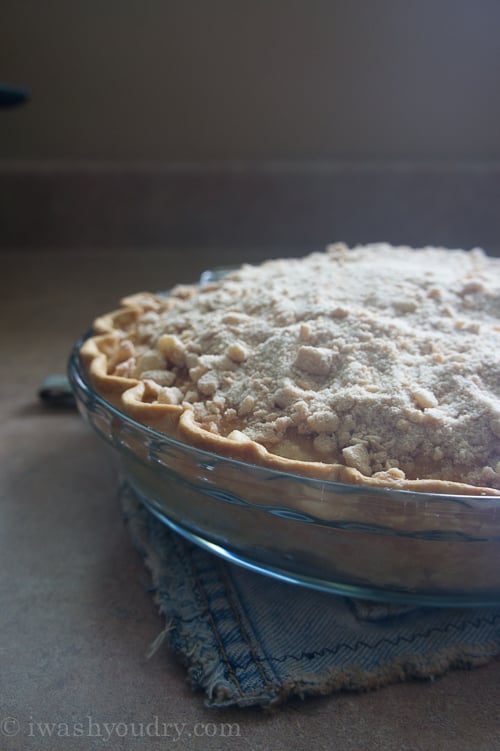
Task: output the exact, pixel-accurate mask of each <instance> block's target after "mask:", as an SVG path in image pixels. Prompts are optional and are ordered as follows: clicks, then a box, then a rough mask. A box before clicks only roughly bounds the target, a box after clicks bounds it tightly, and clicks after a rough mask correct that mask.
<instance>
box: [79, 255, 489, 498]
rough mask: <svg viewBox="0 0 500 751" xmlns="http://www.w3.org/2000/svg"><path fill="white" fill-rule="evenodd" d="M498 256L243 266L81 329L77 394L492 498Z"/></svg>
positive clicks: (309, 465)
mask: <svg viewBox="0 0 500 751" xmlns="http://www.w3.org/2000/svg"><path fill="white" fill-rule="evenodd" d="M499 318H500V259H495V258H491V257H488V256H487V255H485V254H484V253H483V252H482V251H481V250H479V249H474V250H471V251H464V250H448V249H444V248H431V247H429V248H422V249H412V248H408V247H393V246H390V245H387V244H383V243H378V244H372V245H367V246H357V247H355V248H351V249H349V248H347V247H346V246H345V245H343V244H336V245H333V246H329V247H328V248H327V249H326V250H325V252H321V253H312V254H310V255H308V256H305V257H304V258H300V259H296V258H290V259H278V260H270V261H267V262H265V263H264V264H261V265H260V266H250V265H245V266H242V267H241V268H240V269H238V270H236V271H233V272H230V273H228V274H227V275H226V276H224V277H223V278H222V279H220V280H218V281H214V282H209V283H207V284H193V285H179V286H177V287H175V288H173V289H172V290H171V291H170V292H169V294H168V295H161V294H152V293H147V292H144V293H139V294H136V295H132V296H130V297H127V298H125V299H123V300H122V301H121V305H120V307H119V309H117V310H115V311H113V312H111V313H108V314H106V315H104V316H101V317H99V318H97V319H96V321H95V322H94V330H93V335H92V336H91V337H90V338H88V339H87V340H86V341H85V342H84V344H83V345H82V347H81V351H80V354H81V358H82V361H83V363H84V366H85V368H86V371H87V374H88V376H89V379H90V381H91V384H92V386H93V388H94V389H95V390H96V391H97V392H98V393H99V394H100V395H101V396H102V397H103V398H105V399H106V400H107V401H109V402H111V403H112V404H113V405H115V406H116V407H117V408H119V409H120V410H121V411H123V412H124V413H126V414H127V415H128V416H130V417H132V418H133V419H135V420H137V421H138V422H140V423H142V424H145V425H149V426H151V427H153V428H155V429H156V430H157V431H160V432H162V433H165V434H167V435H169V436H172V437H174V438H176V439H178V440H181V441H183V442H185V443H186V444H188V445H191V446H195V447H198V448H202V449H205V450H208V451H211V452H213V453H215V454H217V455H220V456H224V457H230V458H234V459H238V460H240V461H243V462H245V463H248V464H257V465H261V466H265V467H268V468H271V469H276V470H280V471H284V472H289V473H292V474H298V475H303V476H307V477H312V478H318V479H326V480H332V481H338V482H343V483H354V484H361V485H365V486H368V487H383V488H394V489H398V490H412V491H417V492H432V493H446V494H448V493H449V494H459V495H462V494H465V495H483V496H484V495H486V496H494V495H500V356H499V352H500V325H499Z"/></svg>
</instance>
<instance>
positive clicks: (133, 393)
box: [80, 292, 500, 496]
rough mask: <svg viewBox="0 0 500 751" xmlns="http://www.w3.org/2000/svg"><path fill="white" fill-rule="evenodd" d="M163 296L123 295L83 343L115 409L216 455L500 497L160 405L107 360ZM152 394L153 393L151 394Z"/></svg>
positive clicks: (318, 474) (89, 369) (92, 375)
mask: <svg viewBox="0 0 500 751" xmlns="http://www.w3.org/2000/svg"><path fill="white" fill-rule="evenodd" d="M159 299H161V300H162V304H163V305H164V304H165V299H168V298H159V297H158V296H156V295H152V294H151V293H147V292H144V293H138V294H136V295H132V296H129V297H126V298H124V299H123V300H121V302H120V306H121V307H120V308H118V309H117V310H114V311H112V312H110V313H108V314H105V315H103V316H100V317H99V318H97V319H96V320H95V321H94V325H93V334H92V335H91V336H90V337H89V338H88V339H86V340H85V341H84V343H83V345H82V346H81V348H80V358H81V361H82V363H83V366H84V369H85V372H86V374H87V376H88V378H89V380H90V383H91V385H92V387H93V389H94V390H95V391H96V392H97V393H98V394H99V395H100V396H101V397H102V398H104V399H105V400H106V401H108V402H109V403H111V404H112V405H113V406H114V407H115V408H117V409H119V410H120V411H121V412H123V413H125V415H127V416H128V417H130V418H132V419H133V420H135V421H137V422H139V423H141V424H143V425H147V426H149V427H151V428H153V429H155V430H157V431H158V432H160V433H164V434H166V435H167V436H170V437H172V438H175V439H176V440H179V441H181V442H184V443H186V444H187V445H189V446H193V447H196V448H199V449H203V450H205V451H210V452H212V453H213V454H216V455H218V456H222V457H226V458H230V459H236V460H239V461H242V462H245V463H247V464H250V465H258V466H261V467H267V468H269V469H272V470H278V471H281V472H287V473H290V474H295V475H300V476H303V477H308V478H313V479H318V480H327V481H333V482H341V483H350V484H355V485H363V486H366V487H371V488H386V489H391V490H408V491H413V492H422V493H438V494H450V495H468V496H500V490H495V489H494V488H491V487H478V486H475V485H469V484H466V483H462V482H454V481H451V480H450V481H448V480H435V479H414V480H411V479H406V478H405V477H401V472H399V471H398V470H391V469H389V470H387V471H385V472H378V473H377V474H376V475H375V476H373V477H369V476H366V475H363V474H362V473H361V472H360V471H359V470H357V469H354V468H352V467H347V466H345V465H342V464H327V463H323V462H313V461H300V460H296V459H288V458H285V457H282V456H279V455H277V454H273V453H271V452H270V451H268V450H267V449H266V448H265V447H264V446H263V445H261V444H259V443H257V442H255V441H252V440H250V439H243V436H242V440H236V439H232V438H227V437H224V436H221V435H217V434H215V433H212V432H210V431H208V430H205V429H204V428H202V427H201V426H200V425H198V424H197V423H196V421H195V418H194V412H193V409H192V408H191V407H190V405H189V404H186V403H183V404H182V405H172V404H160V403H158V402H152V401H151V400H150V397H151V394H148V387H147V383H146V382H144V381H141V380H138V379H134V378H126V377H122V376H116V375H110V374H108V370H109V361H110V359H111V356H112V354H113V352H114V351H115V350H116V347H117V346H118V344H119V343H120V341H122V340H123V338H124V336H126V334H127V330H128V328H129V327H130V325H131V324H134V323H135V322H136V321H138V320H139V319H140V317H141V316H142V314H143V312H144V309H145V306H146V308H147V307H148V304H149V303H151V302H154V301H158V300H159ZM148 397H149V398H148Z"/></svg>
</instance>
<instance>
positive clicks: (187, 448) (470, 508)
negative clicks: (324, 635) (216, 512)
mask: <svg viewBox="0 0 500 751" xmlns="http://www.w3.org/2000/svg"><path fill="white" fill-rule="evenodd" d="M92 334H93V332H92V331H91V330H88V331H87V332H86V333H85V334H83V336H81V337H80V339H79V340H78V341H77V342H76V343H75V344H74V346H73V348H72V350H71V354H70V358H69V362H68V376H69V381H70V384H71V387H72V390H73V393H74V395H75V398H76V402H77V405H78V408H79V410H80V411H82V405H81V403H80V402H81V397H80V396H79V395H78V394H77V391H78V389H80V390H83V393H84V394H85V397H86V399H88V400H90V401H91V402H92V403H93V404H94V405H99V407H100V408H101V409H104V410H105V411H106V412H107V413H108V414H109V415H111V416H112V417H114V418H118V419H119V420H120V421H121V423H122V424H125V425H126V426H127V427H130V428H132V430H133V431H138V432H139V434H140V435H141V436H143V437H144V446H145V448H147V447H148V446H150V444H149V443H148V441H149V442H157V443H158V442H160V443H161V444H162V445H165V446H170V447H172V448H177V449H179V450H180V451H183V452H188V453H189V454H191V456H192V457H193V458H194V457H202V458H204V459H206V461H207V463H210V464H212V465H215V464H217V465H218V466H222V467H223V468H224V467H226V466H229V467H230V468H232V469H236V470H245V472H247V473H251V474H256V475H259V474H262V476H264V475H265V477H266V478H274V479H276V480H289V481H290V482H292V483H300V484H303V485H305V486H307V487H309V488H314V489H320V488H322V489H324V490H325V491H328V490H330V491H331V492H332V494H335V495H337V496H341V495H342V494H343V495H345V496H347V497H349V495H354V494H362V495H366V496H367V497H369V498H370V499H371V500H372V501H374V500H376V499H380V502H381V503H382V504H383V503H384V502H387V501H388V500H389V501H391V502H395V503H396V504H399V502H401V509H404V508H405V507H406V504H407V502H408V501H410V502H412V501H413V502H414V503H415V504H416V506H417V507H418V509H419V511H420V510H421V512H422V513H424V512H425V513H427V514H429V515H430V516H432V515H434V516H440V517H441V518H442V519H443V520H446V519H447V517H448V515H449V517H450V519H452V518H458V519H459V518H460V517H461V516H462V515H464V516H465V515H467V514H471V515H473V514H477V515H481V509H482V508H484V509H485V511H488V512H489V513H490V514H493V516H494V517H496V516H497V513H498V515H499V520H498V529H497V532H498V536H497V535H495V536H494V537H486V538H484V537H479V538H474V537H469V536H467V535H465V533H464V536H463V540H462V541H463V542H465V543H467V542H478V543H479V544H480V543H481V542H485V543H493V544H494V545H495V546H497V545H498V546H500V496H497V495H461V494H457V495H454V494H447V493H433V492H425V491H414V490H409V489H398V488H390V487H373V486H366V485H358V484H354V483H341V482H336V481H331V480H325V479H319V478H312V477H308V476H305V475H300V474H294V473H291V472H285V471H282V470H278V469H273V468H270V467H264V466H260V465H258V464H251V463H249V462H244V461H241V460H239V459H233V458H230V457H226V456H222V455H220V454H216V453H214V452H211V451H208V450H206V449H202V448H198V447H196V446H192V445H190V444H188V443H186V442H183V441H180V440H178V439H177V438H174V437H171V436H169V435H168V434H166V433H163V432H160V431H158V430H155V428H153V427H151V426H149V425H145V424H143V423H141V422H139V421H137V420H135V419H134V418H133V417H131V416H130V415H128V414H126V413H125V412H124V411H122V410H120V409H119V408H118V407H116V406H115V405H113V404H112V403H111V402H109V401H107V400H106V398H105V397H103V396H101V395H100V394H99V393H98V392H97V391H96V390H95V389H93V387H92V385H91V383H90V382H89V379H88V376H87V374H86V373H85V367H84V365H83V363H82V361H81V358H80V352H79V350H80V347H81V345H82V343H83V342H84V341H85V340H86V339H87V338H88V337H90V336H92ZM84 406H85V410H88V409H89V406H88V404H87V403H85V404H84ZM84 417H85V418H86V419H88V418H87V415H86V414H84ZM93 427H94V429H96V430H97V428H96V426H95V425H93ZM97 432H98V433H99V435H100V437H102V438H103V439H104V440H106V442H107V443H108V445H111V446H112V447H113V448H114V449H115V450H117V451H118V452H119V453H120V454H121V455H123V445H121V444H119V443H118V442H116V441H115V438H114V437H110V436H107V435H104V434H103V433H102V432H101V431H100V430H97ZM146 439H147V440H146ZM121 458H123V456H121ZM197 466H201V464H198V465H197ZM147 468H148V470H149V471H151V472H153V473H154V472H157V471H158V469H159V468H158V467H156V466H155V465H154V464H153V462H152V461H149V463H148V464H147ZM129 484H130V485H131V487H132V490H134V491H135V493H136V495H138V496H139V498H140V500H141V501H142V503H143V504H144V505H145V506H146V508H147V509H148V510H149V511H150V512H151V513H152V514H153V515H154V516H156V517H157V518H159V519H160V520H161V521H162V522H163V523H164V524H166V525H167V526H168V527H169V528H170V529H171V530H173V531H174V532H176V533H178V534H180V535H181V536H183V537H184V538H185V539H187V540H188V541H190V542H191V543H194V544H195V545H198V546H199V547H202V548H204V549H205V550H207V551H209V552H211V553H213V554H215V555H218V556H219V557H221V558H222V559H224V560H226V561H228V562H231V563H236V564H237V565H240V566H243V567H245V568H247V569H250V570H252V571H256V572H259V573H261V574H265V575H268V576H271V577H273V578H276V579H279V580H281V581H286V582H289V583H292V584H298V585H301V586H305V587H307V588H310V589H315V590H320V591H323V592H328V593H332V594H336V595H342V596H347V597H358V598H363V599H367V600H375V601H385V602H389V603H391V602H392V603H402V604H408V603H410V604H414V605H415V606H422V605H423V606H452V607H453V606H455V607H456V606H474V607H477V606H485V605H488V606H489V605H493V604H500V582H499V585H498V593H495V595H494V599H493V600H492V599H491V597H490V596H489V595H486V596H484V595H481V594H480V593H479V594H476V593H472V594H471V595H467V594H451V595H450V596H448V595H447V594H446V593H445V592H440V593H438V594H435V593H430V594H426V593H419V592H415V593H413V592H408V591H404V590H401V591H399V590H393V589H390V588H389V589H384V588H378V587H376V586H371V585H368V586H366V587H363V586H359V585H357V584H351V583H349V582H344V583H343V582H340V583H339V582H336V581H333V580H332V578H331V577H325V578H324V579H322V578H321V577H319V576H317V575H313V576H311V575H310V574H308V573H307V572H304V573H300V572H299V573H298V572H297V571H289V570H288V569H287V567H286V565H285V566H284V567H281V566H273V565H269V564H268V563H266V562H264V563H263V562H262V561H261V560H260V559H259V558H257V559H255V558H252V557H251V556H249V555H247V554H243V555H241V554H240V553H239V552H238V551H236V550H235V549H234V548H232V547H231V540H229V544H225V545H221V544H220V542H218V541H217V540H216V539H211V538H210V535H204V534H199V533H198V532H197V531H196V530H194V529H192V528H190V526H189V524H186V526H183V525H181V524H179V523H178V521H176V520H175V518H170V517H169V515H168V511H167V510H166V509H164V508H163V507H162V509H158V508H157V507H155V506H154V504H152V503H151V502H150V500H149V499H148V498H147V497H145V496H144V494H143V493H141V492H140V490H139V489H138V488H136V487H134V483H133V482H130V483H129ZM435 502H439V504H440V509H439V512H438V513H437V514H436V513H435V512H433V509H432V505H433V504H434V503H435ZM220 503H221V509H222V511H224V509H226V508H227V506H228V501H227V500H226V499H224V500H221V501H220ZM246 503H247V504H248V507H249V508H250V510H251V511H254V512H257V511H259V512H262V513H263V514H264V515H265V514H271V515H275V516H281V517H283V523H285V520H287V519H288V520H290V519H292V520H293V521H296V522H297V523H298V524H299V525H300V524H303V523H304V524H307V523H311V524H312V525H319V527H321V529H322V530H323V531H324V530H326V529H327V528H328V526H330V525H329V523H328V521H327V520H325V518H322V517H315V516H314V514H313V513H311V512H303V513H302V512H297V509H296V508H293V507H291V506H290V505H287V503H286V499H285V502H282V501H281V500H279V501H276V502H275V503H273V505H272V506H270V505H269V506H267V505H265V504H259V503H255V502H253V501H252V499H248V500H246ZM231 504H235V505H237V501H236V500H232V501H231ZM420 504H422V506H421V507H420ZM443 507H444V508H443ZM188 521H189V515H188ZM369 531H370V532H371V533H374V534H382V535H384V534H385V535H387V534H388V535H390V536H392V537H396V536H397V535H398V533H397V532H396V531H395V530H394V529H392V528H391V527H385V526H384V525H373V524H372V525H371V528H370V530H369ZM425 534H427V533H424V538H422V539H431V540H432V541H435V542H437V543H438V544H439V543H440V542H446V541H449V540H447V539H446V538H442V537H438V538H436V539H435V540H434V538H432V537H430V538H427V537H425ZM450 534H453V533H450ZM459 534H460V533H459ZM402 536H403V537H404V536H406V537H408V538H409V539H410V540H412V541H414V540H418V539H419V535H418V533H415V532H412V531H409V532H408V533H406V534H403V535H402ZM452 541H453V538H452Z"/></svg>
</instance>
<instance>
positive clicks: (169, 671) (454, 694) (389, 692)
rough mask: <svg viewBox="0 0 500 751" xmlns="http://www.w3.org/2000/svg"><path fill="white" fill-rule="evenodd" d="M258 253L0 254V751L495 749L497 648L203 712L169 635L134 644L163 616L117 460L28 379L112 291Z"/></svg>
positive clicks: (499, 739)
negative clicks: (385, 676)
mask: <svg viewBox="0 0 500 751" xmlns="http://www.w3.org/2000/svg"><path fill="white" fill-rule="evenodd" d="M265 255H266V252H265V251H256V252H251V251H249V250H247V251H246V252H243V251H241V252H239V253H237V252H234V251H233V252H231V251H229V250H228V249H224V248H221V249H220V250H219V251H216V250H210V251H207V250H197V249H192V250H186V249H182V250H179V251H177V250H175V249H165V250H159V249H156V250H148V249H137V250H135V251H132V250H126V251H120V250H119V249H103V250H96V249H93V250H89V251H86V250H85V249H79V250H71V251H65V250H64V249H60V250H57V251H54V250H50V249H44V250H36V249H32V250H30V249H22V250H15V251H14V250H12V251H10V250H8V249H6V250H3V251H2V252H1V253H0V261H1V271H0V288H1V295H0V305H1V306H2V312H3V315H2V324H1V337H2V355H3V356H2V360H1V362H0V368H1V371H2V391H1V410H2V413H1V422H0V453H1V457H2V473H1V479H0V483H1V485H0V492H1V507H0V509H1V510H0V513H1V515H2V523H1V525H0V535H1V548H0V549H1V555H2V572H3V576H2V578H1V589H2V609H1V614H0V621H1V634H2V641H1V644H0V653H1V662H0V681H1V694H0V697H1V701H0V715H1V716H0V749H2V751H3V750H4V749H5V751H10V750H11V749H21V748H22V749H24V750H25V751H29V750H30V749H42V748H47V749H51V751H58V749H61V750H62V749H64V751H72V750H73V749H83V748H85V749H101V748H106V747H108V748H113V749H125V750H128V749H136V748H144V749H150V748H151V749H164V748H168V747H170V744H172V746H175V747H177V748H185V749H196V748H200V749H229V748H231V749H238V748H242V749H257V748H263V749H273V751H280V749H283V750H285V749H287V750H289V751H291V750H293V749H305V748H309V747H311V748H314V749H318V750H319V749H339V750H340V749H353V750H355V751H361V750H362V749H366V750H367V751H375V750H376V749H383V751H392V750H393V749H397V750H398V751H401V750H402V749H405V750H408V751H414V750H415V751H416V750H417V749H418V750H420V749H422V750H427V749H440V751H441V750H445V749H453V751H461V750H462V749H474V750H475V751H490V750H491V751H493V749H498V748H500V661H499V660H493V661H492V662H491V663H489V664H488V665H486V666H485V667H481V668H477V669H475V670H471V671H461V670H458V671H453V672H451V673H449V674H447V675H445V676H443V677H440V678H437V679H435V680H433V681H425V682H419V681H415V682H410V683H401V684H396V685H391V686H388V687H386V688H383V689H380V690H378V691H375V692H369V693H364V694H354V693H342V694H337V695H333V696H330V697H323V698H317V699H307V700H304V701H300V700H294V701H293V702H292V703H290V704H288V705H285V706H284V707H282V708H280V709H277V710H276V711H273V712H271V713H268V712H263V711H261V710H259V709H245V710H243V709H237V710H225V711H223V710H215V709H209V708H207V707H206V706H205V705H204V697H203V696H202V695H201V694H197V693H193V692H192V690H191V689H190V687H189V686H188V685H187V683H186V679H185V673H184V670H183V667H182V666H181V665H179V664H178V663H177V662H176V660H175V658H174V657H173V656H172V655H171V654H170V653H169V652H168V649H167V648H166V647H161V648H160V649H159V650H158V651H157V652H156V653H155V655H154V656H153V657H152V658H150V659H147V657H146V653H147V652H148V649H149V647H150V645H151V643H152V642H153V641H154V639H155V638H156V637H157V636H158V634H159V633H160V632H161V631H162V629H163V628H164V623H163V621H162V619H161V617H160V616H159V614H158V613H157V610H156V606H155V604H154V602H153V598H152V596H151V594H150V592H149V591H148V586H149V580H148V574H147V571H146V570H145V568H144V566H143V563H142V561H141V559H140V557H139V555H138V554H137V553H136V551H135V550H134V549H133V547H132V545H131V542H130V538H129V536H128V532H127V530H126V528H125V525H124V523H123V521H122V518H121V513H120V509H119V505H118V500H117V475H116V467H115V464H114V462H113V460H112V458H111V456H110V454H109V452H108V450H107V449H106V448H105V447H104V444H103V443H102V441H101V439H99V437H98V436H97V435H96V434H94V433H93V432H92V430H91V429H90V428H89V427H88V426H87V425H86V424H85V423H84V422H83V421H82V420H81V418H80V417H79V416H78V415H77V413H76V412H72V411H64V410H52V411H50V410H48V409H46V408H44V407H43V406H42V405H41V404H40V403H39V402H38V400H37V395H36V394H37V388H38V385H39V383H40V382H41V380H42V379H43V378H44V377H45V376H46V375H47V374H49V373H61V372H64V371H65V368H66V361H67V357H68V353H69V350H70V348H71V346H72V344H73V342H74V341H75V340H76V339H77V338H78V336H79V335H80V334H81V333H82V332H83V331H85V330H86V329H87V328H88V327H89V324H90V323H91V321H92V319H93V318H94V317H95V315H96V314H99V313H102V312H104V311H106V310H110V309H112V308H113V307H115V306H116V303H117V302H118V300H119V298H120V297H122V296H124V295H126V294H128V293H131V292H135V291H139V290H141V289H152V290H157V289H165V288H168V287H170V286H171V285H172V284H175V283H177V282H188V281H192V280H193V279H196V278H197V277H198V276H199V274H200V272H201V271H203V270H204V269H206V268H213V267H214V266H224V265H228V264H231V263H239V262H241V261H244V260H248V261H255V260H259V259H261V258H263V257H264V256H265ZM113 723H114V725H113ZM113 728H114V729H113Z"/></svg>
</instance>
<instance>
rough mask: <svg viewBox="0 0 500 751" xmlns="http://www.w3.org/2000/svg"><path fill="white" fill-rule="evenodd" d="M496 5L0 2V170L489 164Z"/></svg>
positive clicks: (498, 82)
mask: <svg viewBox="0 0 500 751" xmlns="http://www.w3.org/2000/svg"><path fill="white" fill-rule="evenodd" d="M499 39H500V2H498V1H497V0H253V1H251V0H248V1H243V0H2V1H1V2H0V80H3V81H4V82H12V83H18V84H22V85H26V86H29V87H31V89H32V91H33V99H32V101H31V103H30V104H29V105H28V106H25V107H23V108H20V109H18V110H15V111H14V110H11V111H6V110H3V111H0V158H4V159H5V158H16V159H32V158H34V159H54V158H55V159H63V160H75V159H77V160H79V159H85V160H102V159H106V160H120V161H123V160H186V159H187V160H220V159H222V160H226V159H252V160H253V159H270V158H271V159H272V158H275V159H317V158H330V159H338V158H342V159H343V158H349V159H351V158H355V159H370V160H371V159H376V160H378V159H386V158H391V159H401V158H403V159H446V160H449V159H452V160H456V159H491V158H495V159H498V158H500V42H499Z"/></svg>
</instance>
